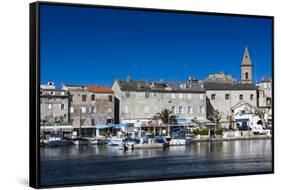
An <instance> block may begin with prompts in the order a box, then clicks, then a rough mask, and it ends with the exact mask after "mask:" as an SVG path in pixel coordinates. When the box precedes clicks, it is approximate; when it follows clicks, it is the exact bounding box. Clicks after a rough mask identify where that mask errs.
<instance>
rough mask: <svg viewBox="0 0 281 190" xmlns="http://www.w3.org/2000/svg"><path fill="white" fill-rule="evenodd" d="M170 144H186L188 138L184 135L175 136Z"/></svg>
mask: <svg viewBox="0 0 281 190" xmlns="http://www.w3.org/2000/svg"><path fill="white" fill-rule="evenodd" d="M169 145H170V146H184V145H186V139H185V138H182V137H173V138H172V139H171V140H170V142H169Z"/></svg>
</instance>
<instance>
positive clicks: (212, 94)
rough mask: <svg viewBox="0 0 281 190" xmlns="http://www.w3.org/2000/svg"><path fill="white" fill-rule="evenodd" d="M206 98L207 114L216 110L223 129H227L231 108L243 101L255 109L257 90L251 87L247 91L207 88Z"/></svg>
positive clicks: (231, 114)
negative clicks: (219, 114)
mask: <svg viewBox="0 0 281 190" xmlns="http://www.w3.org/2000/svg"><path fill="white" fill-rule="evenodd" d="M206 96H207V112H208V113H210V114H211V113H212V112H213V110H218V111H219V112H220V113H221V116H222V118H221V122H223V123H224V124H223V127H225V128H228V127H229V117H230V116H233V113H232V107H234V106H235V105H237V104H238V103H239V102H241V101H245V102H247V103H249V104H250V105H252V106H254V107H257V90H256V89H255V87H254V86H253V87H252V88H249V89H240V90H238V89H237V90H236V89H232V90H231V89H220V90H216V89H215V88H214V89H211V88H208V89H207V90H206Z"/></svg>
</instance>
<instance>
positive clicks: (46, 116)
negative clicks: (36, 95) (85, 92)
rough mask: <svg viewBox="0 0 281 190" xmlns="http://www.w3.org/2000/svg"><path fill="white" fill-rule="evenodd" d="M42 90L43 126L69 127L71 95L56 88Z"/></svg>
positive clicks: (41, 113) (41, 111)
mask: <svg viewBox="0 0 281 190" xmlns="http://www.w3.org/2000/svg"><path fill="white" fill-rule="evenodd" d="M45 87H46V86H44V88H41V89H40V120H41V124H42V125H67V124H68V123H69V95H68V93H67V92H66V91H64V90H55V88H53V87H50V88H45Z"/></svg>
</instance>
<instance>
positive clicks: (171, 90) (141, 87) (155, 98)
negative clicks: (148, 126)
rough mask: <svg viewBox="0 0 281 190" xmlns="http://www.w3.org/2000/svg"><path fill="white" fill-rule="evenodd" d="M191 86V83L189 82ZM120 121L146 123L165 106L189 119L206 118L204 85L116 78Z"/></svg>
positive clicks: (115, 87) (115, 92) (115, 85)
mask: <svg viewBox="0 0 281 190" xmlns="http://www.w3.org/2000/svg"><path fill="white" fill-rule="evenodd" d="M190 85H191V84H190ZM112 90H113V91H114V94H115V97H116V98H117V100H118V101H119V114H118V115H119V118H120V123H136V122H146V121H148V120H150V119H151V118H152V117H153V116H155V114H156V113H158V112H161V111H162V110H163V109H169V110H171V111H173V114H174V115H176V116H178V117H184V118H187V119H192V118H195V117H196V118H202V119H205V118H206V95H205V90H204V89H203V88H202V86H201V85H198V84H193V85H192V86H189V85H188V84H187V83H182V84H179V83H164V82H160V83H154V82H147V81H132V80H130V79H129V80H123V81H120V80H116V81H115V82H114V84H113V87H112Z"/></svg>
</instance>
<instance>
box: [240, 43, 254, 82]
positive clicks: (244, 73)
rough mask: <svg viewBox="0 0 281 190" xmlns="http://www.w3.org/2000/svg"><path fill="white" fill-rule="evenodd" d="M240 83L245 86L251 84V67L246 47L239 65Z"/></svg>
mask: <svg viewBox="0 0 281 190" xmlns="http://www.w3.org/2000/svg"><path fill="white" fill-rule="evenodd" d="M241 81H242V83H247V84H250V83H252V82H253V65H252V62H251V58H250V55H249V51H248V48H247V47H246V48H245V51H244V55H243V59H242V63H241Z"/></svg>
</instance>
